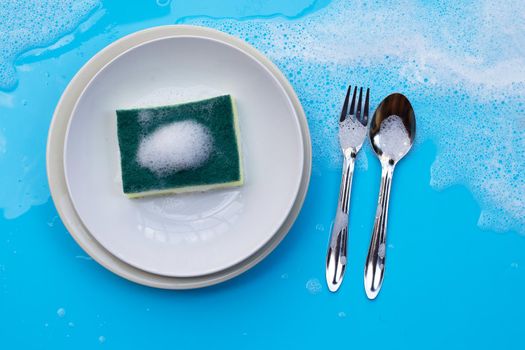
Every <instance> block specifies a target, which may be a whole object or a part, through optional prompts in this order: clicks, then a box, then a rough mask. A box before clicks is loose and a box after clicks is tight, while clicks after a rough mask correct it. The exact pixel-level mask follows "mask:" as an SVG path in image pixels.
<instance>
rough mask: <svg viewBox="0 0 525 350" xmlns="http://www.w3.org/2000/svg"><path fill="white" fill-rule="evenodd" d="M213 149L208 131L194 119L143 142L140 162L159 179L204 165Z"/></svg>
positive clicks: (173, 125) (155, 132)
mask: <svg viewBox="0 0 525 350" xmlns="http://www.w3.org/2000/svg"><path fill="white" fill-rule="evenodd" d="M212 150H213V137H212V136H211V133H210V131H209V130H208V128H207V127H206V126H204V125H202V124H200V123H198V122H196V121H194V120H183V121H177V122H173V123H171V124H168V125H166V126H163V127H161V128H159V129H158V130H156V131H154V132H153V133H152V134H151V135H148V136H146V137H144V138H143V139H142V141H141V142H140V145H139V149H138V152H137V161H138V163H139V164H140V165H142V166H143V167H145V168H148V169H149V170H151V171H152V172H154V173H155V174H156V175H157V176H159V177H160V176H164V175H166V174H170V173H175V172H178V171H181V170H187V169H196V168H198V167H200V166H202V165H203V164H204V163H205V162H206V160H208V158H209V157H210V154H211V152H212Z"/></svg>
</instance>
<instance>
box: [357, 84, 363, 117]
mask: <svg viewBox="0 0 525 350" xmlns="http://www.w3.org/2000/svg"><path fill="white" fill-rule="evenodd" d="M362 100H363V88H359V99H358V100H357V109H356V111H355V119H356V120H357V121H359V122H360V123H363V121H362V120H361V101H362Z"/></svg>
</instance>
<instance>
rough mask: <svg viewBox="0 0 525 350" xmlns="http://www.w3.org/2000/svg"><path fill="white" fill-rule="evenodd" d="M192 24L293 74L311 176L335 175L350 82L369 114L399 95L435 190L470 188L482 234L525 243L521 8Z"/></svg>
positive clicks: (350, 4) (354, 9) (330, 9)
mask: <svg viewBox="0 0 525 350" xmlns="http://www.w3.org/2000/svg"><path fill="white" fill-rule="evenodd" d="M190 23H192V24H201V25H205V26H211V27H214V28H217V29H219V30H223V31H225V32H228V33H230V34H233V35H235V36H238V37H240V38H242V39H244V40H246V41H248V42H249V43H251V44H252V45H254V46H255V47H256V48H258V49H259V50H261V51H262V52H264V53H265V54H267V55H268V56H269V57H270V58H271V59H272V60H273V61H274V62H275V63H276V64H277V65H278V66H279V67H280V68H281V70H282V71H283V72H284V73H285V74H286V75H287V76H288V78H289V79H290V81H291V83H292V85H293V86H294V88H295V89H296V91H297V93H298V95H299V97H300V99H301V102H302V104H303V107H304V108H305V112H306V115H307V117H308V121H309V125H310V131H311V133H312V143H313V147H314V170H315V167H318V166H320V165H322V166H329V167H338V166H340V162H341V153H340V149H339V145H338V143H339V140H338V138H337V128H338V123H337V121H338V119H337V116H338V115H339V111H340V108H341V106H342V102H343V100H344V93H345V90H346V86H347V85H348V84H359V85H363V86H365V87H370V88H371V104H370V105H371V106H374V105H376V104H377V103H379V102H380V99H381V98H382V96H387V95H389V94H390V93H392V92H395V91H399V92H403V93H404V94H405V95H407V96H408V97H409V99H410V100H411V101H412V105H413V106H414V108H415V112H416V119H417V123H418V130H417V133H418V135H417V137H416V140H415V142H416V144H415V148H416V149H417V148H418V147H419V145H420V144H421V143H422V142H423V141H426V140H431V141H432V142H433V143H435V145H436V146H437V154H436V159H435V161H434V162H433V164H432V167H431V180H430V184H431V186H432V187H434V188H435V189H438V190H441V189H444V188H447V187H450V186H452V185H464V186H466V187H467V188H468V189H469V190H470V191H471V193H472V194H473V197H474V198H475V200H476V201H477V202H478V203H479V205H480V207H481V214H480V217H479V221H478V226H479V227H481V228H483V229H491V230H494V231H508V230H514V231H517V232H520V233H522V234H525V137H524V136H523V135H525V107H524V106H525V101H524V97H523V96H525V54H524V52H523V50H524V49H523V48H524V47H525V35H523V33H524V32H525V6H524V5H523V4H522V3H519V2H511V3H508V4H506V5H504V6H502V5H500V4H495V3H494V4H493V3H492V2H490V1H477V2H461V3H458V4H455V6H448V5H447V4H446V3H435V2H430V3H428V4H427V3H424V2H418V1H410V2H404V3H403V4H399V3H396V2H388V3H382V4H381V6H377V5H372V4H369V3H367V2H360V1H346V0H338V1H333V2H332V3H331V4H330V5H328V6H327V7H325V8H324V9H322V10H319V11H317V12H315V13H313V14H311V15H309V16H306V17H304V18H301V19H297V20H293V21H289V20H284V19H273V20H264V21H263V20H257V19H253V20H249V21H243V22H239V21H236V20H230V19H222V20H213V19H202V20H193V21H191V22H190ZM372 112H373V109H372V111H371V113H372ZM359 154H360V156H361V157H362V156H363V154H364V152H360V153H359ZM358 158H359V156H358ZM361 159H363V158H361ZM365 159H366V158H365Z"/></svg>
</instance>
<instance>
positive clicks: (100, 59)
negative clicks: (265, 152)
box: [46, 25, 312, 289]
mask: <svg viewBox="0 0 525 350" xmlns="http://www.w3.org/2000/svg"><path fill="white" fill-rule="evenodd" d="M180 36H198V37H203V38H209V39H210V38H211V39H214V40H216V41H222V42H224V43H226V44H229V45H230V46H234V47H235V48H237V49H240V50H241V51H244V53H246V54H248V55H249V56H251V57H252V58H253V59H255V60H256V61H257V62H258V63H259V64H261V65H262V66H263V67H264V68H266V69H267V70H269V71H270V73H271V74H272V76H273V77H274V78H275V79H276V80H277V82H278V83H279V84H280V85H281V87H282V88H283V90H284V91H285V93H286V94H287V95H288V96H287V97H288V98H289V99H290V102H291V103H292V107H293V109H294V110H295V112H296V115H297V120H298V122H299V125H300V129H301V134H302V135H301V136H302V139H303V155H304V156H303V177H302V179H301V181H300V186H299V190H298V193H297V196H296V199H295V203H294V204H293V206H292V208H291V210H290V211H289V213H288V215H287V217H286V218H285V220H284V222H283V223H282V225H281V227H279V229H278V230H277V231H276V232H275V233H274V234H273V236H272V237H271V238H270V240H269V241H267V242H266V243H265V244H264V245H263V246H262V247H261V248H260V249H259V250H257V251H256V252H255V253H253V254H252V255H250V256H248V257H247V258H246V259H244V260H242V261H240V262H239V263H237V264H235V265H233V266H230V267H228V268H226V269H224V270H221V271H217V272H214V273H211V274H206V275H200V276H191V277H169V276H162V275H157V274H153V273H149V272H146V271H144V270H141V269H138V268H135V267H133V266H131V265H129V264H127V263H125V262H124V261H122V260H120V259H118V258H117V257H116V256H114V255H113V254H111V253H110V252H109V251H108V250H107V249H105V248H104V247H103V246H102V245H101V244H100V243H99V242H98V241H97V240H96V239H95V238H94V237H93V236H92V235H91V233H90V232H89V231H88V230H87V229H86V227H85V226H84V225H83V223H82V221H81V220H80V218H79V216H78V214H77V213H76V211H75V209H74V208H73V206H72V202H71V198H70V197H69V194H68V191H67V188H66V189H65V187H66V186H65V181H64V179H65V172H64V170H65V169H64V167H63V164H64V163H63V152H60V150H63V149H64V142H65V130H66V127H67V125H68V124H69V120H70V118H71V113H72V111H73V107H74V106H75V105H76V102H77V101H78V99H79V96H80V95H81V93H82V92H83V91H84V89H85V88H86V87H87V85H88V84H89V82H90V81H91V80H92V79H93V78H94V77H95V76H96V74H97V73H98V72H99V71H101V70H102V69H103V68H104V67H105V66H106V65H107V64H108V63H110V62H112V61H113V60H114V59H116V57H118V56H120V54H123V53H124V52H126V51H128V50H129V49H131V48H133V47H136V46H140V45H142V44H145V43H146V42H149V41H155V40H159V39H163V38H169V37H180ZM57 134H58V135H57ZM57 150H58V152H57ZM311 167H312V146H311V139H310V132H309V129H308V123H307V119H306V116H305V114H304V110H303V108H302V106H301V104H300V102H299V99H298V97H297V95H296V93H295V91H294V90H293V88H292V86H291V84H290V83H289V82H288V80H287V79H286V78H285V76H284V75H283V73H282V72H281V71H280V70H279V69H278V68H277V66H276V65H275V64H274V63H273V62H271V61H270V60H269V59H268V58H266V57H265V56H264V55H263V54H262V53H260V52H259V51H258V50H256V49H255V48H254V47H252V46H251V45H250V44H248V43H246V42H245V41H243V40H241V39H238V38H236V37H233V36H231V35H229V34H226V33H224V32H221V31H218V30H215V29H211V28H206V27H201V26H193V25H165V26H158V27H152V28H148V29H144V30H140V31H137V32H134V33H131V34H129V35H126V36H124V37H122V38H120V39H118V40H116V41H114V42H112V43H111V44H109V45H107V46H106V47H104V48H103V49H101V50H100V51H99V52H97V53H96V54H95V55H94V56H93V57H92V58H91V59H89V60H88V61H87V62H86V63H85V64H84V65H83V66H82V67H81V68H80V69H79V71H78V72H77V73H76V74H75V76H74V77H73V79H72V80H71V81H70V83H69V84H68V85H67V87H66V89H65V90H64V92H63V93H62V96H61V97H60V100H59V102H58V104H57V106H56V108H55V111H54V114H53V118H52V121H51V124H50V128H49V133H48V139H47V147H46V168H47V176H48V183H49V188H50V192H51V197H52V199H53V202H54V203H55V207H56V209H57V212H58V214H59V216H60V218H61V219H62V221H63V223H64V225H65V226H66V228H67V230H68V232H69V234H70V235H71V236H72V237H73V239H74V240H75V241H76V242H77V244H78V245H79V246H80V247H81V248H82V249H83V250H84V251H85V252H86V253H87V254H88V255H90V256H91V257H92V258H93V259H94V260H95V261H97V262H98V263H99V264H100V265H102V266H104V267H105V268H106V269H108V270H110V271H111V272H113V273H115V274H116V275H118V276H120V277H123V278H125V279H128V280H130V281H133V282H135V283H138V284H142V285H146V286H150V287H156V288H163V289H190V288H200V287H205V286H210V285H214V284H217V283H220V282H224V281H226V280H229V279H231V278H233V277H235V276H238V275H240V274H241V273H243V272H245V271H247V270H249V269H250V268H251V267H253V266H255V265H256V264H257V263H259V262H260V261H261V260H263V259H264V258H265V257H266V256H267V255H268V254H270V253H271V252H272V251H273V250H274V249H275V248H276V247H277V245H278V244H279V243H280V242H281V241H282V239H284V237H285V236H286V235H287V233H288V232H289V230H290V228H291V226H292V225H293V223H294V222H295V220H296V218H297V216H298V215H299V212H300V210H301V207H302V205H303V203H304V199H305V197H306V194H307V190H308V185H309V181H310V175H311ZM64 189H65V190H64Z"/></svg>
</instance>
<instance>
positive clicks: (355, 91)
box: [348, 86, 357, 115]
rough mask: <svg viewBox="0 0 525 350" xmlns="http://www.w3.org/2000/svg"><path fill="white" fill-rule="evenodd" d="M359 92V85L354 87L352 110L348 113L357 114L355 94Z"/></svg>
mask: <svg viewBox="0 0 525 350" xmlns="http://www.w3.org/2000/svg"><path fill="white" fill-rule="evenodd" d="M356 93H357V86H356V87H355V88H354V95H353V96H352V103H351V104H350V111H349V112H348V114H351V115H354V114H355V108H354V107H355V94H356Z"/></svg>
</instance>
